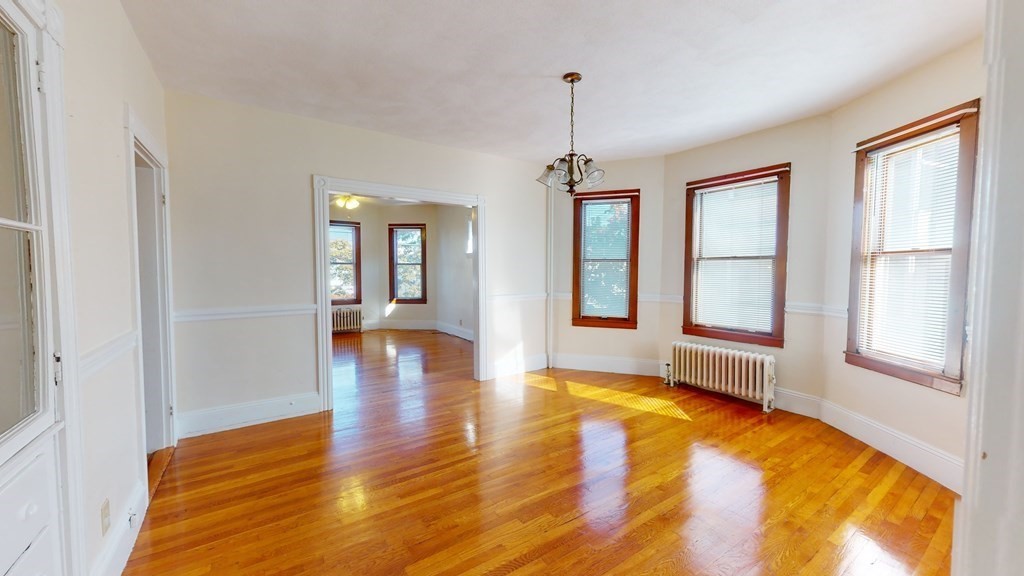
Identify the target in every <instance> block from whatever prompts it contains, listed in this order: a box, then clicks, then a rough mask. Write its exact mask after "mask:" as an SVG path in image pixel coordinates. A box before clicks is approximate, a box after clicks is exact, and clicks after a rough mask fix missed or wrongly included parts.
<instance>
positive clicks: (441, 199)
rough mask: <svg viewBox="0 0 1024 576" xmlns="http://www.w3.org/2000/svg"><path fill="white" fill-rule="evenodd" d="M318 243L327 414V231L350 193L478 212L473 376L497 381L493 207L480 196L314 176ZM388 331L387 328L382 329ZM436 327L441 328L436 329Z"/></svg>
mask: <svg viewBox="0 0 1024 576" xmlns="http://www.w3.org/2000/svg"><path fill="white" fill-rule="evenodd" d="M312 180H313V182H312V184H313V211H314V215H313V216H314V217H313V221H314V222H313V238H314V254H315V262H314V265H315V267H316V279H315V283H316V295H315V298H316V316H317V389H318V390H319V391H320V394H321V399H322V402H323V409H324V410H330V409H331V408H333V401H334V400H333V393H332V390H333V389H334V384H333V382H332V378H333V371H332V369H331V358H330V355H331V349H330V348H331V345H330V343H331V327H330V299H329V298H327V266H326V257H325V254H326V249H327V228H328V226H329V220H330V219H329V215H330V207H329V205H328V203H329V202H330V195H331V193H350V194H358V195H360V196H376V197H385V198H404V199H410V200H418V201H422V202H431V203H436V204H451V205H459V206H470V207H475V208H476V220H475V222H476V234H475V235H474V240H475V241H476V247H475V250H473V272H474V274H475V276H476V297H475V298H474V299H473V301H474V302H473V308H474V311H475V313H476V322H477V325H476V338H474V340H473V377H474V378H476V379H477V380H487V379H489V378H491V374H490V372H491V362H490V355H491V354H490V349H489V346H488V343H489V332H488V323H489V315H490V309H489V307H488V306H486V305H485V303H486V302H487V233H488V229H487V225H486V223H487V209H486V208H487V203H486V198H485V197H483V196H479V195H471V194H457V193H453V192H445V191H442V190H431V189H428V188H414V187H410V186H398V185H394V184H382V183H378V182H364V181H360V180H347V179H343V178H332V177H330V176H322V175H318V174H313V177H312ZM381 325H382V326H383V325H384V324H381ZM435 327H436V326H435Z"/></svg>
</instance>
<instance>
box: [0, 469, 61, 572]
mask: <svg viewBox="0 0 1024 576" xmlns="http://www.w3.org/2000/svg"><path fill="white" fill-rule="evenodd" d="M12 464H14V466H15V469H14V470H4V471H3V472H4V473H3V475H2V476H0V478H2V480H0V574H2V573H4V572H5V571H6V570H7V569H8V568H9V567H10V566H11V565H12V564H14V561H15V560H17V559H18V557H19V556H21V555H22V553H23V552H25V549H26V548H28V547H29V544H30V543H32V541H33V540H35V539H36V537H37V536H39V535H40V533H41V532H42V531H43V528H44V527H46V526H47V525H50V524H54V522H53V516H54V511H55V510H56V486H57V472H56V469H55V468H54V465H53V456H52V453H51V452H50V451H48V450H44V451H43V452H41V453H39V454H38V455H36V456H35V457H33V458H32V459H31V460H30V461H28V462H27V463H22V462H19V463H12ZM19 464H20V466H19ZM11 472H13V474H11Z"/></svg>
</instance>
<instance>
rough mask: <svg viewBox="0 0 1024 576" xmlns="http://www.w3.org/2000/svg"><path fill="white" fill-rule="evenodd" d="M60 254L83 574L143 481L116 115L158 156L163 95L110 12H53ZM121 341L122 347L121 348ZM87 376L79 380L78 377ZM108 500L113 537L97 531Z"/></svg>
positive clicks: (118, 11) (111, 3)
mask: <svg viewBox="0 0 1024 576" xmlns="http://www.w3.org/2000/svg"><path fill="white" fill-rule="evenodd" d="M61 5H62V8H63V10H64V21H65V23H66V27H67V30H66V31H67V37H66V42H65V46H64V48H65V74H64V81H65V100H66V112H67V119H66V121H67V138H68V171H69V177H70V183H69V194H70V204H71V213H70V216H71V248H72V261H73V267H74V286H75V295H74V297H75V303H76V312H77V325H78V334H77V339H78V349H79V350H80V351H81V353H82V363H81V364H82V366H83V370H82V372H81V374H80V381H79V382H78V385H79V386H80V387H81V395H82V425H83V442H84V451H85V453H84V454H83V455H82V461H83V462H84V464H85V469H84V482H85V486H84V496H85V519H86V522H85V530H86V547H87V562H88V563H89V565H90V566H95V564H96V563H97V562H101V561H103V560H105V559H107V558H109V556H108V555H109V554H110V553H111V552H110V550H111V548H112V547H114V546H116V545H117V544H119V542H115V541H112V540H111V538H112V537H116V536H117V535H119V534H120V535H122V536H123V535H124V534H125V531H124V530H125V528H126V527H127V518H128V509H129V508H130V507H135V508H136V510H138V504H139V503H138V501H133V499H134V498H135V497H137V496H139V495H142V497H143V498H144V492H139V490H144V489H145V482H146V479H145V477H144V474H145V462H144V460H142V457H141V455H142V444H141V443H142V441H143V434H144V430H143V429H142V427H141V414H139V411H138V402H137V390H138V386H139V383H138V381H137V376H136V374H137V367H136V366H135V356H134V348H133V347H131V346H124V345H123V343H124V342H126V341H128V342H130V338H131V336H132V331H133V330H134V326H135V320H134V318H135V313H136V311H135V310H134V309H133V306H132V304H131V302H132V300H133V297H134V284H133V280H132V268H131V252H130V246H131V235H130V229H129V228H130V220H129V204H128V186H129V182H128V178H129V169H128V165H129V163H130V162H129V160H130V159H126V154H127V148H126V142H125V103H127V104H128V105H130V106H131V107H132V109H133V110H134V112H135V115H136V117H137V118H138V119H139V121H140V122H141V123H142V124H143V125H144V126H145V128H146V129H147V130H148V131H149V133H150V134H151V135H152V137H153V138H154V139H155V140H156V141H157V142H158V143H159V145H161V146H163V144H164V142H165V135H164V134H165V130H164V126H165V123H164V92H163V88H162V86H161V84H160V81H159V80H158V79H157V77H156V75H155V73H154V71H153V68H152V66H151V65H150V62H149V59H148V58H147V56H146V54H145V53H144V52H143V50H142V48H141V46H140V45H139V42H138V40H137V39H136V37H135V34H134V32H133V31H132V28H131V25H130V24H129V22H128V18H127V16H126V15H125V13H124V11H123V9H122V8H121V4H120V2H117V0H88V1H86V0H64V1H63V2H61ZM126 337H127V338H128V340H126V339H125V338H126ZM86 367H88V368H86ZM105 499H109V500H110V511H111V520H112V530H111V531H110V532H108V533H107V534H106V535H105V536H104V535H103V534H102V533H101V530H100V506H101V504H102V502H103V501H104V500H105Z"/></svg>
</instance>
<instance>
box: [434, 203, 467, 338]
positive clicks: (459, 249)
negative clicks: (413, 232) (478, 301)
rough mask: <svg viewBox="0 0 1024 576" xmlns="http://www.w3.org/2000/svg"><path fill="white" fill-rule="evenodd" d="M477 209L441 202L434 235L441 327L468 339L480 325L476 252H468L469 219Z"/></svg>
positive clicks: (438, 320) (438, 310)
mask: <svg viewBox="0 0 1024 576" xmlns="http://www.w3.org/2000/svg"><path fill="white" fill-rule="evenodd" d="M473 213H474V210H473V209H472V208H466V207H464V206H438V207H437V231H436V233H435V234H434V235H433V238H434V240H435V241H436V242H437V272H436V276H435V280H436V290H435V292H434V294H435V296H436V298H437V327H438V330H441V331H443V332H447V333H449V334H454V335H455V336H459V337H460V338H465V339H467V340H472V339H473V330H474V327H475V326H476V312H475V311H474V310H473V297H474V294H475V290H476V277H475V276H474V273H473V258H474V255H473V254H467V253H466V243H467V241H468V240H469V239H470V237H469V228H468V227H467V223H469V222H470V221H471V219H472V218H473Z"/></svg>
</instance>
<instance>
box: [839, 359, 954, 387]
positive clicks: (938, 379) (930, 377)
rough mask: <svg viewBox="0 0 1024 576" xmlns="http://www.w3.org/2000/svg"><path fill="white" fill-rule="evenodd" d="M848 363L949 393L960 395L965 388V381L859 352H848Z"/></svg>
mask: <svg viewBox="0 0 1024 576" xmlns="http://www.w3.org/2000/svg"><path fill="white" fill-rule="evenodd" d="M846 363H847V364H851V365H853V366H858V367H860V368H865V369H867V370H872V371H874V372H878V373H880V374H885V375H886V376H892V377H893V378H899V379H900V380H906V381H907V382H913V383H914V384H920V385H921V386H926V387H928V388H934V389H935V390H940V391H942V392H945V393H947V394H952V395H954V396H959V395H960V391H961V389H962V388H963V382H962V381H961V380H957V379H954V378H950V377H948V376H943V375H941V374H934V373H931V372H926V371H924V370H920V369H917V368H910V367H907V366H902V365H900V364H896V363H893V362H886V361H885V360H879V359H878V358H871V357H869V356H865V355H863V354H858V353H857V352H846Z"/></svg>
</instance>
